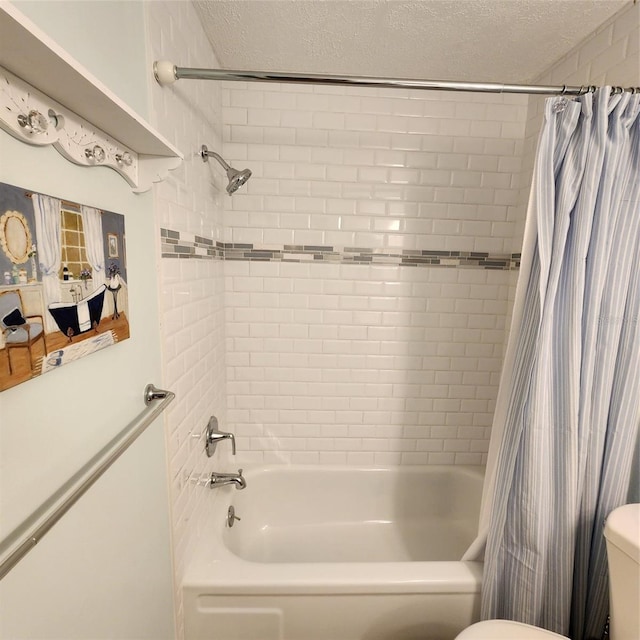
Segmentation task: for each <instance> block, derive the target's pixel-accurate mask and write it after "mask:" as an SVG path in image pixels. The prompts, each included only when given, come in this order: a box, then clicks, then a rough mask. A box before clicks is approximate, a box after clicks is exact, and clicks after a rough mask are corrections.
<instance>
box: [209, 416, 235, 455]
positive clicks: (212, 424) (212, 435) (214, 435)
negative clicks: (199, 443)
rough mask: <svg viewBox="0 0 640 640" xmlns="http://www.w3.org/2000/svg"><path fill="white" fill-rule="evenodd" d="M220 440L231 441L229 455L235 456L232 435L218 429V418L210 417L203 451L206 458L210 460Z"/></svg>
mask: <svg viewBox="0 0 640 640" xmlns="http://www.w3.org/2000/svg"><path fill="white" fill-rule="evenodd" d="M220 440H231V453H232V454H233V455H234V456H235V455H236V439H235V436H234V435H233V433H227V432H224V431H220V430H219V429H218V418H216V417H215V416H211V417H210V418H209V422H208V423H207V432H206V444H205V450H206V452H207V456H208V457H209V458H211V456H213V454H214V453H215V450H216V447H217V446H218V442H220Z"/></svg>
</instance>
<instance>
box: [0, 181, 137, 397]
mask: <svg viewBox="0 0 640 640" xmlns="http://www.w3.org/2000/svg"><path fill="white" fill-rule="evenodd" d="M125 239H126V238H125V226H124V216H122V215H120V214H117V213H113V212H110V211H103V210H100V209H96V208H94V207H89V206H86V205H83V204H78V203H75V202H69V201H67V200H62V199H59V198H53V197H51V196H47V195H44V194H40V193H33V192H30V191H28V190H25V189H24V188H19V187H15V186H12V185H8V184H3V183H0V248H1V250H0V274H1V277H2V280H1V281H0V391H3V390H5V389H8V388H10V387H13V386H15V385H17V384H20V383H21V382H25V381H26V380H30V379H31V378H33V377H35V376H39V375H41V374H42V373H46V372H48V371H52V370H54V369H56V368H58V367H60V366H62V365H64V364H68V363H69V362H73V361H74V360H78V359H79V358H82V357H84V356H86V355H89V354H91V353H94V352H95V351H99V350H100V349H103V348H105V347H108V346H111V345H113V344H115V343H117V342H120V341H122V340H125V339H126V338H128V337H129V322H128V317H129V301H128V286H127V260H126V245H125Z"/></svg>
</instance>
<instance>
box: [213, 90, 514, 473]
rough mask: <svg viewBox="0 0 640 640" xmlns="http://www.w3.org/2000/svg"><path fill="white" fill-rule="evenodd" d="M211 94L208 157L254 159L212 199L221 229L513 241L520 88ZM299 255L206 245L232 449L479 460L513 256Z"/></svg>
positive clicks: (372, 247) (283, 456)
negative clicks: (221, 319)
mask: <svg viewBox="0 0 640 640" xmlns="http://www.w3.org/2000/svg"><path fill="white" fill-rule="evenodd" d="M222 99H223V105H224V108H223V122H224V127H223V135H224V140H225V144H224V150H225V155H226V156H228V158H229V159H230V161H232V163H233V164H236V165H237V166H238V168H243V167H244V166H249V167H250V168H251V169H252V171H253V174H254V175H253V177H252V178H251V180H250V181H249V182H248V183H247V184H246V185H245V187H244V188H243V189H244V190H243V191H239V192H238V193H237V194H235V195H234V196H233V197H231V198H230V199H227V200H226V207H225V222H226V224H225V227H226V234H225V238H226V241H227V242H228V243H233V246H238V245H239V246H242V245H252V247H253V250H254V251H257V252H259V251H260V249H262V250H263V254H264V255H265V256H268V255H271V254H270V253H269V252H270V251H271V252H273V251H278V250H282V249H283V247H285V248H286V247H291V246H293V247H295V246H300V247H302V246H306V245H313V246H317V247H328V248H329V249H331V250H333V252H334V253H336V254H338V255H340V254H342V255H345V254H347V255H348V254H350V252H352V251H354V249H361V250H363V251H364V250H366V251H368V252H370V253H373V254H374V255H375V253H376V252H377V253H381V254H385V255H393V254H395V255H396V256H399V257H400V260H402V258H403V257H404V258H406V257H407V256H408V255H410V254H412V253H415V252H416V251H418V252H419V251H424V252H431V251H445V252H453V253H454V254H455V253H456V252H477V253H481V254H487V253H488V254H491V255H497V256H503V257H505V258H507V257H508V258H511V257H512V254H514V253H517V252H518V251H519V246H520V241H521V239H520V238H518V237H516V236H515V233H516V228H517V224H518V221H519V219H520V218H521V217H522V216H523V211H524V207H523V203H521V202H520V201H519V199H518V198H519V194H520V192H521V184H520V181H521V179H522V165H521V158H522V150H523V139H524V130H525V123H526V110H527V100H526V98H525V97H521V96H499V95H498V96H491V95H482V94H455V93H442V92H438V93H428V92H418V91H407V90H382V89H353V88H341V87H339V88H327V87H308V86H293V85H285V84H282V85H247V84H235V83H234V84H231V83H227V84H226V86H225V87H224V90H223V95H222ZM225 255H226V254H225ZM302 258H303V256H301V262H300V263H299V264H296V263H292V262H274V261H273V260H266V261H257V260H253V261H251V262H249V261H247V260H242V259H239V260H233V261H230V260H228V259H227V260H225V275H226V305H227V309H226V315H227V325H226V326H227V380H228V386H227V391H228V420H229V424H230V425H232V427H233V429H234V430H235V432H236V435H237V436H238V447H239V451H240V452H241V454H240V455H241V456H242V458H243V459H244V460H245V461H246V462H256V463H260V462H273V463H313V464H332V463H336V464H354V465H357V464H367V465H369V464H376V465H385V464H482V463H483V462H484V461H485V455H486V450H487V447H488V438H489V430H490V424H491V416H492V412H493V405H494V402H495V397H496V393H497V385H498V380H499V372H500V366H501V362H502V352H503V346H504V341H505V324H506V319H507V316H508V312H509V299H510V287H511V289H512V288H513V284H514V283H515V278H516V274H517V272H516V271H509V270H501V271H499V270H491V269H482V268H462V267H457V268H456V267H453V266H452V267H450V268H430V267H420V268H416V267H410V266H398V265H397V264H395V265H375V264H369V265H367V264H345V263H344V262H340V263H339V264H332V263H326V262H325V261H323V260H315V261H312V262H311V263H307V262H304V260H303V259H302ZM318 258H322V256H318Z"/></svg>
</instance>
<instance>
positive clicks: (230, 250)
mask: <svg viewBox="0 0 640 640" xmlns="http://www.w3.org/2000/svg"><path fill="white" fill-rule="evenodd" d="M160 236H161V242H162V257H163V258H182V259H184V258H195V259H205V260H206V259H209V260H249V261H255V262H316V263H317V262H329V263H332V264H365V265H375V264H383V265H386V266H389V265H392V266H393V265H395V266H401V267H449V268H452V267H453V268H463V269H464V268H467V269H469V268H471V269H498V270H501V271H510V270H514V269H518V268H519V267H520V254H519V253H512V254H490V253H484V252H480V251H436V250H431V249H417V250H402V251H383V250H379V249H370V248H363V247H332V246H320V245H292V244H285V245H282V246H279V247H267V246H264V247H256V246H255V245H253V244H238V243H232V242H227V243H225V242H215V241H213V240H211V239H209V238H202V237H200V236H194V235H193V234H187V233H184V232H180V231H172V230H170V229H161V230H160Z"/></svg>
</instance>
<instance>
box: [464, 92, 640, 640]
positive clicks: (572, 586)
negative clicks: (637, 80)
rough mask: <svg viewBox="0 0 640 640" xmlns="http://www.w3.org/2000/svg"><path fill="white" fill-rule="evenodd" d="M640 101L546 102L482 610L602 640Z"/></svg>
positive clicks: (628, 422)
mask: <svg viewBox="0 0 640 640" xmlns="http://www.w3.org/2000/svg"><path fill="white" fill-rule="evenodd" d="M639 113H640V96H638V95H631V94H630V93H623V94H617V95H614V96H611V95H610V89H609V88H608V87H604V88H602V89H600V90H598V91H597V92H596V93H595V94H587V95H585V96H582V97H580V98H578V99H576V100H575V101H573V100H571V101H569V100H567V99H566V98H550V99H548V100H547V101H546V104H545V112H544V123H543V129H542V132H541V134H540V140H539V146H538V153H537V158H536V166H535V170H534V177H533V185H532V190H531V199H530V203H529V211H528V216H527V225H526V230H525V243H524V247H523V256H522V267H521V273H520V278H519V282H518V289H517V293H516V301H515V306H514V314H513V321H512V328H511V335H510V339H509V345H508V348H507V354H506V357H505V363H504V369H503V374H502V380H501V385H500V391H499V394H498V402H497V408H496V413H495V416H494V424H493V431H492V436H491V438H492V439H491V445H490V451H489V461H488V466H487V478H486V481H485V490H484V496H483V505H482V515H481V523H480V531H479V536H478V539H477V540H476V542H475V543H474V545H473V546H472V547H471V548H470V550H469V551H468V552H467V554H466V556H465V558H466V559H473V558H478V557H479V556H481V555H482V550H483V547H484V562H485V565H484V583H483V588H482V617H483V618H484V619H488V618H505V619H511V620H518V621H521V622H526V623H529V624H533V625H536V626H539V627H543V628H546V629H549V630H551V631H555V632H556V633H560V634H563V635H569V636H570V637H571V638H572V639H573V640H587V639H589V640H590V639H592V638H594V639H595V638H597V639H599V638H600V637H601V635H602V630H603V626H604V624H605V620H606V616H607V610H608V578H607V559H606V552H605V543H604V539H603V526H604V521H605V519H606V517H607V515H608V514H609V513H610V512H611V511H612V510H613V509H614V508H615V507H617V506H619V505H621V504H624V503H625V502H626V501H627V495H628V490H629V479H630V472H631V465H632V459H633V453H634V448H635V445H636V440H637V437H638V424H639V422H640V400H639V398H640V326H639V325H640V115H639Z"/></svg>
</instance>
